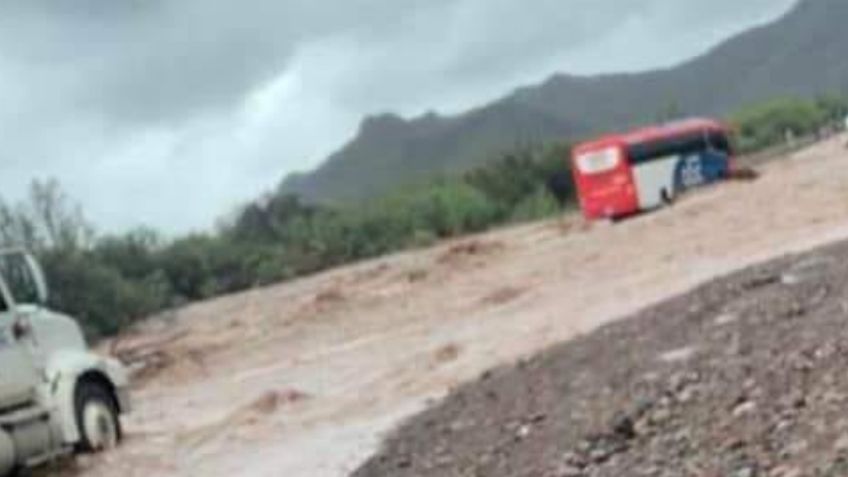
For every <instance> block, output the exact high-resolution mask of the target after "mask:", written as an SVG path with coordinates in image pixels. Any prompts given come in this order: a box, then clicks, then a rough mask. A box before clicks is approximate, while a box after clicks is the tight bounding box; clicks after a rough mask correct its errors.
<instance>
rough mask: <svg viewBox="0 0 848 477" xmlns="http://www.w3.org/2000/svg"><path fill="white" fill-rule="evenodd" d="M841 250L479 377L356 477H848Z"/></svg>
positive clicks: (846, 299)
mask: <svg viewBox="0 0 848 477" xmlns="http://www.w3.org/2000/svg"><path fill="white" fill-rule="evenodd" d="M847 367H848V242H845V243H841V244H839V245H836V246H831V247H828V248H824V249H820V250H817V251H814V252H812V253H808V254H804V255H798V256H791V257H787V258H783V259H780V260H777V261H774V262H771V263H769V264H767V265H762V266H756V267H753V268H750V269H748V270H745V271H743V272H740V273H737V274H734V275H732V276H730V277H729V278H726V279H720V280H717V281H714V282H712V283H709V284H707V285H705V286H702V287H699V288H697V289H696V290H694V291H692V292H690V293H686V294H684V295H682V296H679V297H677V298H674V299H671V300H669V301H666V302H664V303H662V304H660V305H658V306H655V307H652V308H649V309H647V310H645V311H642V312H640V313H638V314H636V315H635V316H633V317H632V318H631V319H628V320H624V321H622V322H619V323H616V324H613V325H610V326H607V327H605V328H603V329H601V330H599V331H597V332H595V333H592V334H590V335H588V336H585V337H582V338H579V339H577V340H575V341H573V342H571V343H567V344H564V345H559V346H556V347H554V348H552V349H550V350H548V351H546V352H544V353H542V354H540V355H538V356H536V357H534V358H532V359H529V360H525V361H522V362H520V363H518V364H517V365H515V366H510V367H504V368H501V369H499V370H496V371H494V372H490V373H486V374H485V375H484V377H483V378H481V379H480V380H479V381H477V382H476V383H474V384H470V385H467V386H464V387H462V388H460V389H459V390H457V391H455V392H454V393H452V394H451V396H450V397H449V398H448V399H446V400H445V401H444V402H443V403H442V404H440V405H438V406H436V407H434V408H432V409H429V410H428V411H426V412H425V413H423V414H422V415H420V416H418V417H416V418H414V419H413V420H411V421H410V422H408V423H407V424H405V425H404V426H403V428H402V429H401V430H400V431H399V432H397V433H396V434H395V435H394V436H393V437H392V438H391V439H390V440H389V441H388V443H387V444H386V445H385V447H384V448H383V450H382V451H381V452H380V453H379V454H378V455H377V456H375V457H373V458H372V459H371V460H370V461H369V462H368V463H367V464H366V465H365V466H364V467H363V468H362V469H360V470H359V471H357V472H355V473H354V474H353V475H354V476H355V477H377V476H398V477H400V476H434V477H436V476H438V477H448V476H487V477H499V476H503V477H520V476H527V477H530V476H540V477H542V476H550V477H565V476H572V477H574V476H597V477H601V476H609V477H620V476H704V477H707V476H740V477H741V476H758V475H766V476H784V477H788V476H807V475H809V476H814V475H815V476H844V475H848V414H846V412H845V409H846V405H848V373H846V368H847Z"/></svg>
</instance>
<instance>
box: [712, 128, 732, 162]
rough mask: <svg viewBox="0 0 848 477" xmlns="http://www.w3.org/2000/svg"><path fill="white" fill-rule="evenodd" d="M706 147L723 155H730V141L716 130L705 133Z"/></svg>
mask: <svg viewBox="0 0 848 477" xmlns="http://www.w3.org/2000/svg"><path fill="white" fill-rule="evenodd" d="M707 147H709V148H710V149H712V150H717V151H719V152H721V153H723V154H725V155H728V156H730V155H732V154H733V149H732V148H731V146H730V141H729V140H728V139H727V136H726V135H724V134H721V133H717V132H711V133H709V135H707Z"/></svg>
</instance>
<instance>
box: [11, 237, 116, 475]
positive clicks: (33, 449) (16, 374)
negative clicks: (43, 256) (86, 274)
mask: <svg viewBox="0 0 848 477" xmlns="http://www.w3.org/2000/svg"><path fill="white" fill-rule="evenodd" d="M46 300H47V285H46V282H45V280H44V275H43V273H42V271H41V267H40V266H39V264H38V263H37V262H36V260H35V259H34V258H33V256H32V255H30V254H29V253H27V252H26V251H25V250H21V249H4V250H0V477H7V476H9V475H12V474H14V473H15V472H16V471H18V470H20V469H23V468H28V467H32V466H36V465H39V464H41V463H44V462H46V461H49V460H51V459H53V458H55V457H57V456H60V455H63V454H67V453H70V452H74V451H79V452H97V451H101V450H106V449H109V448H112V447H114V446H116V445H117V444H118V442H119V441H120V439H121V422H120V418H119V416H120V415H121V414H123V413H126V412H128V411H129V399H128V384H129V380H128V376H127V372H126V370H125V369H124V367H123V366H122V365H121V364H120V363H119V362H117V361H116V360H113V359H109V358H105V357H100V356H98V355H95V354H94V353H92V352H91V351H89V350H88V347H87V346H86V342H85V339H84V337H83V334H82V331H81V329H80V327H79V325H78V324H77V323H76V322H75V321H74V320H72V319H71V318H69V317H67V316H64V315H62V314H59V313H56V312H54V311H51V310H49V309H47V308H46V307H45V306H44V304H45V303H46Z"/></svg>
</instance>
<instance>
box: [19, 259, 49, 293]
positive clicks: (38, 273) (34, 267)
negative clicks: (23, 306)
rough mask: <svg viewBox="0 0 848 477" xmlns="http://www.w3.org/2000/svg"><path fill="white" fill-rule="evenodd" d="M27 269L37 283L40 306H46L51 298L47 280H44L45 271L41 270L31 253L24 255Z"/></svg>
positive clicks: (36, 289) (36, 288)
mask: <svg viewBox="0 0 848 477" xmlns="http://www.w3.org/2000/svg"><path fill="white" fill-rule="evenodd" d="M24 258H25V260H26V264H27V267H28V268H29V270H30V273H31V274H32V280H33V282H34V283H35V291H36V293H37V294H38V297H37V298H38V304H39V305H46V304H47V299H48V298H49V295H48V290H47V280H46V279H45V278H44V271H43V270H42V269H41V265H39V263H38V261H37V260H36V259H35V257H33V256H32V255H30V254H29V253H27V254H25V255H24Z"/></svg>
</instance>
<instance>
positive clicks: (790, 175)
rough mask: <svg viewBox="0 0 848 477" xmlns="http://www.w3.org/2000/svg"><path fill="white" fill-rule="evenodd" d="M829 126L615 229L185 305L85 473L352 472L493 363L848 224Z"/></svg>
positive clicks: (437, 256)
mask: <svg viewBox="0 0 848 477" xmlns="http://www.w3.org/2000/svg"><path fill="white" fill-rule="evenodd" d="M843 143H844V137H843V138H834V139H832V140H829V141H827V142H825V143H821V144H818V145H816V146H815V147H813V148H810V149H808V150H805V151H802V152H800V153H797V154H795V155H794V156H793V157H791V158H790V159H787V160H785V161H779V162H774V163H772V164H770V165H769V166H767V167H766V168H765V169H764V175H763V176H762V177H761V178H760V179H759V180H758V181H756V182H753V183H729V184H723V185H721V186H719V187H716V188H712V189H709V190H705V191H702V192H699V193H697V194H694V195H692V196H689V197H686V198H685V199H683V200H682V201H681V202H680V203H679V204H677V205H676V206H675V207H673V208H672V209H668V210H664V211H661V212H658V213H655V214H650V215H645V216H643V217H640V218H637V219H634V220H629V221H627V222H624V223H621V224H617V225H615V226H596V227H593V228H591V229H583V228H581V227H580V226H579V225H578V223H577V222H576V221H564V222H563V221H550V222H545V223H539V224H533V225H529V226H522V227H516V228H512V229H507V230H501V231H497V232H493V233H490V234H485V235H482V236H479V237H474V238H470V239H464V240H461V241H457V242H453V243H447V244H442V245H440V246H438V247H435V248H433V249H430V250H424V251H416V252H411V253H405V254H401V255H397V256H393V257H388V258H385V259H382V260H378V261H374V262H369V263H363V264H360V265H357V266H353V267H347V268H344V269H340V270H336V271H332V272H330V273H326V274H322V275H320V276H316V277H311V278H307V279H304V280H299V281H296V282H293V283H288V284H283V285H279V286H276V287H271V288H267V289H262V290H256V291H252V292H248V293H243V294H239V295H235V296H230V297H224V298H221V299H217V300H214V301H210V302H206V303H201V304H197V305H193V306H190V307H188V308H186V309H183V310H181V311H179V312H178V314H177V315H176V316H175V317H170V318H163V319H160V320H156V321H154V322H151V323H150V324H149V325H148V326H147V327H146V330H145V331H144V332H143V333H142V334H141V335H139V336H135V337H131V338H128V339H127V340H126V341H125V344H132V342H133V341H135V342H138V341H142V340H154V339H160V338H162V337H168V336H171V337H173V339H171V340H170V342H169V344H168V345H167V347H166V349H165V356H166V358H167V360H166V361H165V363H164V367H163V369H161V371H160V372H159V373H158V374H156V375H153V376H151V377H149V379H147V380H145V382H143V383H142V384H141V385H140V387H139V389H137V391H136V393H135V401H136V403H137V408H136V412H135V413H134V415H133V416H132V417H131V419H130V420H129V422H128V424H127V431H128V442H127V445H126V446H125V447H124V448H123V449H122V450H120V451H119V452H116V453H114V454H113V455H111V456H109V457H108V458H107V461H106V462H99V463H83V464H82V470H81V471H80V473H81V474H82V475H86V476H88V475H91V476H96V475H108V476H114V475H122V476H123V477H131V476H195V475H204V476H235V475H245V476H280V475H285V476H310V477H312V476H315V477H321V476H341V475H346V474H347V473H349V472H351V471H352V470H354V469H355V468H356V467H357V466H358V465H359V464H361V463H362V462H363V461H364V460H365V459H366V458H367V457H368V456H369V455H370V454H371V453H372V452H373V451H374V450H375V448H376V446H377V445H378V443H379V440H380V438H381V436H382V435H384V433H385V432H387V431H389V430H390V429H392V428H393V427H394V426H396V425H397V424H398V423H399V422H400V421H401V420H402V419H404V418H405V417H407V416H410V415H411V414H412V413H415V412H416V411H420V410H422V409H423V408H424V407H425V406H426V404H427V403H428V401H430V400H433V399H437V398H439V397H442V396H444V395H445V393H446V392H447V391H448V390H449V389H451V388H452V387H454V386H456V385H457V384H459V383H462V382H465V381H467V380H470V379H473V378H475V377H477V376H478V375H479V374H480V373H481V372H483V371H484V370H486V369H488V368H490V367H492V366H494V365H497V364H500V363H504V362H509V361H512V360H515V359H516V358H518V357H521V356H525V355H527V354H529V353H532V352H534V351H538V350H540V349H542V348H545V347H547V346H549V345H551V344H554V343H557V342H560V341H563V340H567V339H570V338H573V337H575V336H577V335H579V334H581V333H585V332H588V331H591V330H593V329H595V328H596V327H598V326H600V325H603V324H605V323H608V322H610V321H611V320H614V319H616V318H619V317H622V316H625V315H627V314H629V313H630V312H632V311H634V310H636V309H639V308H642V307H645V306H647V305H649V304H652V303H655V302H657V301H658V300H660V299H663V298H666V297H669V296H672V295H675V294H678V293H681V292H683V291H685V290H687V289H690V288H691V287H692V286H694V285H696V284H698V283H701V282H703V281H705V280H707V279H709V278H713V277H715V276H717V275H720V274H724V273H726V272H729V271H731V270H735V269H738V268H740V267H743V266H746V265H749V264H752V263H754V262H758V261H761V260H764V259H768V258H772V257H775V256H779V255H781V254H784V253H787V252H792V251H801V250H805V249H808V248H810V247H812V246H814V245H818V244H822V243H827V242H830V241H833V240H835V239H839V238H845V237H848V187H846V185H848V154H846V151H845V150H844V149H843V148H842V145H843Z"/></svg>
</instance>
